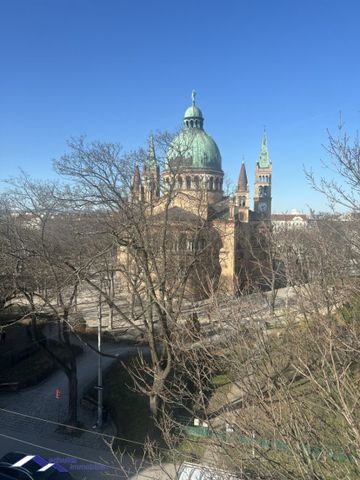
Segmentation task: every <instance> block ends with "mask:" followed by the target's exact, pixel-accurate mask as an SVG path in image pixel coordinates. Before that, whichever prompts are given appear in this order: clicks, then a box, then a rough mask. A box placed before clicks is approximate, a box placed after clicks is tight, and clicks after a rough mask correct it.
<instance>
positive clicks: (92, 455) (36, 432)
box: [0, 344, 137, 479]
mask: <svg viewBox="0 0 360 480" xmlns="http://www.w3.org/2000/svg"><path fill="white" fill-rule="evenodd" d="M103 351H104V352H106V353H114V354H119V355H121V356H124V357H125V356H128V355H129V354H132V353H135V352H136V351H137V348H136V347H130V346H124V345H115V344H105V345H103ZM30 361H31V360H30ZM97 361H98V355H97V354H96V352H94V351H93V350H91V349H90V348H89V347H85V350H84V353H83V354H82V355H80V356H79V357H78V379H79V399H80V398H81V396H82V395H83V393H84V392H85V391H86V390H87V388H88V387H89V386H90V385H91V383H92V382H93V381H94V380H95V378H96V372H97V370H96V369H97ZM113 361H114V359H112V358H109V357H103V360H102V363H103V369H105V368H106V367H108V366H109V365H110V364H111V363H112V362H113ZM56 388H60V390H61V392H62V395H61V398H60V400H57V399H56V398H55V389H56ZM67 397H68V384H67V377H66V376H65V374H64V373H63V371H62V370H58V371H56V372H54V373H53V374H52V375H51V376H50V377H49V378H47V379H46V380H45V381H44V382H42V383H41V384H40V385H37V386H35V387H32V388H28V389H25V390H23V391H21V392H16V393H1V394H0V409H7V410H12V411H15V412H17V414H12V413H8V412H4V411H3V410H0V456H2V455H3V454H5V453H7V452H8V451H11V450H15V451H21V452H24V453H40V454H41V453H42V454H43V455H44V456H45V458H49V457H52V458H53V457H57V458H58V457H60V458H62V459H64V457H67V456H69V455H70V456H71V455H76V456H78V457H81V458H82V459H88V460H90V462H94V461H98V462H100V463H101V464H109V465H112V466H116V464H115V462H114V461H113V458H112V455H111V453H110V451H109V448H108V446H106V445H105V443H104V441H103V440H102V437H101V436H100V435H96V434H94V433H83V434H82V435H80V436H79V437H74V436H73V437H71V436H69V435H68V434H64V433H60V432H58V431H56V430H57V425H54V424H51V423H48V422H45V421H40V420H35V419H31V418H27V417H24V416H21V415H20V414H25V415H31V416H35V417H40V418H43V419H47V420H52V421H55V422H57V421H60V422H64V421H65V419H66V408H67ZM79 420H80V422H82V423H83V424H84V428H85V429H89V430H92V426H93V425H94V424H95V421H96V418H95V412H94V411H92V410H89V409H86V408H84V407H83V406H80V405H79ZM108 430H109V429H108ZM110 432H112V429H111V428H110ZM32 444H34V445H36V446H33V445H32ZM40 447H43V448H45V450H42V449H41V448H40ZM46 449H49V450H46ZM51 450H54V451H53V452H51ZM69 462H70V460H68V461H67V462H64V461H63V462H62V463H63V465H64V466H65V467H66V465H68V466H69V467H71V468H70V471H71V473H72V474H73V475H74V477H75V478H81V479H95V478H100V477H101V476H102V474H104V473H105V472H107V473H110V472H111V471H112V472H113V473H115V472H118V474H119V476H116V477H115V478H126V477H124V476H122V475H120V473H121V472H119V471H117V470H113V469H111V468H110V467H106V468H107V469H106V470H105V467H104V466H101V465H96V464H91V463H89V462H85V461H83V460H77V461H76V462H75V463H72V462H71V463H69ZM125 463H126V462H125Z"/></svg>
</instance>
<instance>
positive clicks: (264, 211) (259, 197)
mask: <svg viewBox="0 0 360 480" xmlns="http://www.w3.org/2000/svg"><path fill="white" fill-rule="evenodd" d="M271 177H272V164H271V161H270V157H269V152H268V146H267V138H266V131H265V129H264V133H263V138H262V142H261V150H260V157H259V160H258V162H256V168H255V192H254V211H255V214H256V219H257V220H270V219H271V180H272V178H271Z"/></svg>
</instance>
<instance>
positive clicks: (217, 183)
mask: <svg viewBox="0 0 360 480" xmlns="http://www.w3.org/2000/svg"><path fill="white" fill-rule="evenodd" d="M218 190H219V179H218V178H215V191H216V192H217V191H218Z"/></svg>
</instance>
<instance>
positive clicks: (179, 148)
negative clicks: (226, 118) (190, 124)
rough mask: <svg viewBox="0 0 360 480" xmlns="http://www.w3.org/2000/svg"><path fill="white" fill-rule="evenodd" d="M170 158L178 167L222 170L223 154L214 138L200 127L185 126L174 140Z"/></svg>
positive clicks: (169, 152) (170, 149)
mask: <svg viewBox="0 0 360 480" xmlns="http://www.w3.org/2000/svg"><path fill="white" fill-rule="evenodd" d="M168 160H169V161H175V162H176V167H177V168H179V167H185V168H194V169H201V170H203V169H205V170H209V169H210V170H220V171H221V155H220V152H219V149H218V147H217V145H216V143H215V142H214V140H213V139H212V138H211V137H210V135H208V134H207V133H206V132H204V130H201V129H200V128H184V129H183V130H182V131H181V132H180V133H179V134H178V135H177V136H176V137H175V138H174V140H173V142H172V144H171V145H170V148H169V151H168Z"/></svg>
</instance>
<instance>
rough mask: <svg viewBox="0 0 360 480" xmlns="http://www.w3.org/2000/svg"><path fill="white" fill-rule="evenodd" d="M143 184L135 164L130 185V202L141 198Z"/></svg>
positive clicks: (138, 200) (139, 200)
mask: <svg viewBox="0 0 360 480" xmlns="http://www.w3.org/2000/svg"><path fill="white" fill-rule="evenodd" d="M143 193H144V192H143V186H142V184H141V176H140V170H139V166H138V165H135V168H134V174H133V178H132V183H131V187H130V198H131V201H132V202H141V201H142V200H143Z"/></svg>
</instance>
